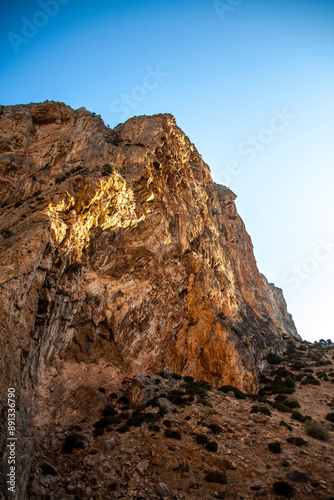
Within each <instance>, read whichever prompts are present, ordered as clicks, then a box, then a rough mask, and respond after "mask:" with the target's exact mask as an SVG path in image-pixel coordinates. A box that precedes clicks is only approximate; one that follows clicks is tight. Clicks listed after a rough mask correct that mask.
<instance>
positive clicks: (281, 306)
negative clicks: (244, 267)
mask: <svg viewBox="0 0 334 500" xmlns="http://www.w3.org/2000/svg"><path fill="white" fill-rule="evenodd" d="M261 279H262V283H263V290H264V293H265V296H266V298H267V301H268V302H269V304H270V307H271V310H272V315H271V316H272V318H273V320H274V321H275V323H276V325H277V326H278V327H279V328H281V329H282V332H285V333H288V334H289V335H291V336H292V337H295V338H297V339H301V337H300V335H299V333H298V332H297V328H296V326H295V324H294V321H293V319H292V316H291V314H289V313H288V310H287V305H286V301H285V298H284V296H283V291H282V290H281V289H280V288H277V287H276V286H275V285H274V284H273V283H268V280H267V278H266V277H265V276H263V274H261Z"/></svg>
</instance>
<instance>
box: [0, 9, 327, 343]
mask: <svg viewBox="0 0 334 500" xmlns="http://www.w3.org/2000/svg"><path fill="white" fill-rule="evenodd" d="M0 9H1V12H0V13H1V16H0V17H1V21H0V30H1V37H0V49H1V61H2V68H1V69H2V71H1V77H0V78H1V79H0V103H1V104H5V105H7V104H18V103H28V102H39V101H43V100H46V99H49V100H58V101H64V102H65V103H67V104H69V105H70V106H72V107H74V108H78V107H81V106H85V107H86V108H87V109H89V110H90V111H95V112H96V113H98V114H101V116H102V118H103V119H104V121H105V123H106V124H109V125H110V126H111V127H113V126H115V125H117V124H118V123H119V122H121V121H124V119H126V118H129V117H130V116H133V115H136V114H154V113H159V112H169V113H172V114H174V116H175V117H176V119H177V122H178V124H179V126H180V127H181V128H182V129H183V130H184V131H185V132H186V134H187V135H188V136H189V137H190V139H191V140H192V142H194V143H195V145H196V146H197V148H198V150H199V152H200V153H201V154H202V155H203V157H204V159H205V161H207V163H208V164H209V165H210V167H211V170H212V175H213V178H214V180H215V181H216V182H219V183H223V184H226V185H228V186H229V187H230V188H231V189H232V190H234V191H235V192H236V194H237V195H238V201H237V205H238V209H239V212H240V214H241V216H242V217H243V219H244V221H245V223H246V227H247V229H248V232H249V233H250V235H251V237H252V240H253V243H254V247H255V256H256V258H257V261H258V265H259V268H260V270H261V271H262V272H263V273H264V274H265V275H266V276H267V278H268V279H269V280H270V281H273V282H274V283H275V284H276V285H278V286H280V287H282V288H283V290H284V293H285V296H286V299H287V301H288V305H289V310H290V312H291V313H292V314H293V316H294V318H295V321H296V324H297V327H298V329H299V332H300V334H301V335H302V337H303V338H305V339H308V340H317V339H319V338H326V339H327V338H332V340H334V335H333V333H334V332H333V330H334V326H333V319H332V308H333V306H334V303H333V302H334V279H333V278H334V244H333V243H334V242H333V243H332V241H333V240H334V227H333V213H334V210H333V209H334V196H333V186H334V182H333V181H334V169H333V167H334V161H333V160H334V140H333V135H334V134H333V133H334V96H333V93H334V92H333V91H334V2H333V1H332V0H299V1H296V0H289V1H285V0H262V1H261V0H243V1H242V0H226V1H224V0H222V1H221V2H216V8H215V5H214V2H213V1H211V0H209V1H207V0H197V1H191V0H168V1H166V0H159V1H153V0H142V1H141V2H138V1H126V2H124V1H121V0H114V1H112V0H96V1H87V0H40V1H31V0H29V1H23V0H17V1H14V0H13V1H12V2H4V1H2V2H1V3H0Z"/></svg>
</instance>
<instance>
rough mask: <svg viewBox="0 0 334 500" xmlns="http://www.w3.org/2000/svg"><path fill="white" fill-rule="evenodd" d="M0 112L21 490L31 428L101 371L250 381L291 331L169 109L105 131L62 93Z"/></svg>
mask: <svg viewBox="0 0 334 500" xmlns="http://www.w3.org/2000/svg"><path fill="white" fill-rule="evenodd" d="M0 112H1V115H0V134H1V139H0V153H1V156H0V162H1V163H0V168H1V174H0V175H1V177H0V198H1V212H0V214H1V215H0V233H1V235H0V255H1V257H0V259H1V260H0V265H1V279H0V294H1V297H0V300H1V309H0V335H1V354H2V356H1V365H0V373H1V379H2V383H1V391H2V393H1V401H2V402H5V394H6V390H7V387H15V388H16V389H17V392H18V395H19V403H18V411H17V424H18V428H19V435H18V437H19V442H18V447H19V448H20V450H21V451H20V454H19V455H20V456H19V465H18V471H17V474H18V477H19V478H20V485H19V492H18V498H23V497H24V488H25V485H26V481H27V476H28V474H29V464H30V457H31V456H32V453H33V432H34V433H35V435H38V429H39V428H41V427H43V426H46V425H49V424H50V422H59V421H61V420H63V419H66V418H70V417H69V415H71V416H72V415H74V414H75V415H77V414H78V413H80V412H81V413H82V414H84V413H85V412H87V411H89V409H90V408H92V407H94V394H95V392H94V390H96V388H98V387H99V386H100V385H102V384H103V385H104V386H108V384H111V383H115V381H117V380H121V379H122V378H124V377H126V376H131V375H133V374H135V373H138V372H143V371H145V372H147V373H152V372H157V371H159V370H161V369H162V368H163V367H165V366H169V367H170V368H171V369H172V370H173V371H174V372H177V373H181V374H188V375H192V376H194V377H195V378H196V379H204V380H207V381H209V382H212V383H215V384H216V385H219V384H233V385H236V386H238V387H240V388H241V389H242V390H245V391H251V390H256V388H257V372H258V369H259V367H261V364H262V363H263V360H264V359H265V357H266V354H267V352H268V350H269V349H272V350H273V351H275V352H277V353H281V352H282V351H283V350H284V345H285V344H284V340H283V337H282V330H283V331H285V332H286V333H288V334H291V333H292V334H295V330H294V325H293V322H292V319H291V318H289V317H288V316H287V313H286V311H281V312H280V314H279V315H278V314H277V310H276V309H277V307H276V306H277V301H276V300H274V302H273V301H272V300H268V297H269V295H268V286H267V284H266V282H264V285H263V281H262V279H261V276H260V274H259V272H258V269H257V266H256V262H255V259H254V256H253V249H252V243H251V240H250V238H249V236H248V234H247V232H246V230H245V227H244V224H243V222H242V220H241V219H240V217H239V215H238V214H237V210H236V207H235V204H234V201H235V195H234V194H233V193H232V192H231V191H230V190H229V189H227V188H225V187H223V186H219V185H216V184H213V182H212V180H211V175H210V170H209V167H208V166H207V165H206V164H205V163H204V161H203V160H202V157H201V156H200V155H199V153H198V152H197V150H196V148H195V146H194V145H193V144H192V143H191V142H190V141H189V139H188V138H187V137H186V136H185V135H184V133H183V132H182V131H181V130H180V129H179V128H178V127H177V125H176V122H175V119H174V118H173V117H172V116H171V115H157V116H152V117H146V116H143V117H136V118H133V119H131V120H129V121H127V122H126V123H125V124H122V125H119V126H118V127H116V128H115V129H113V130H109V129H108V128H106V127H105V125H104V124H103V122H102V120H101V119H100V117H99V116H93V115H92V114H91V113H90V112H88V111H86V110H85V109H84V108H80V109H79V110H76V111H74V110H72V109H71V108H70V107H68V106H66V105H64V104H62V103H55V102H45V103H42V104H30V105H27V106H7V107H2V108H1V109H0ZM275 304H276V305H275ZM283 309H284V308H283ZM282 318H283V319H282ZM5 406H6V405H5ZM5 411H6V410H5V408H3V410H2V418H3V419H4V418H5V416H6V414H5ZM33 429H34V431H33ZM3 438H4V436H3V435H2V437H1V439H3ZM3 444H4V441H3V442H2V445H3Z"/></svg>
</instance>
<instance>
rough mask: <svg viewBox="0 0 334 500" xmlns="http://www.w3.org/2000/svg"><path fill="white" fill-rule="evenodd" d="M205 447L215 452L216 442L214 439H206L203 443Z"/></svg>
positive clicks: (216, 448)
mask: <svg viewBox="0 0 334 500" xmlns="http://www.w3.org/2000/svg"><path fill="white" fill-rule="evenodd" d="M205 448H206V449H207V450H208V451H212V452H215V451H217V450H218V443H217V442H216V441H208V442H207V443H206V445H205Z"/></svg>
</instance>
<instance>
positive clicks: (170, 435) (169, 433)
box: [164, 429, 182, 440]
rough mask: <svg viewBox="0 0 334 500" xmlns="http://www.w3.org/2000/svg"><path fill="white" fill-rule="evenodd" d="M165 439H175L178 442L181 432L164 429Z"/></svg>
mask: <svg viewBox="0 0 334 500" xmlns="http://www.w3.org/2000/svg"><path fill="white" fill-rule="evenodd" d="M164 434H165V437H167V438H169V439H177V440H180V439H181V437H182V436H181V432H180V431H177V430H173V429H165V432H164Z"/></svg>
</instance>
